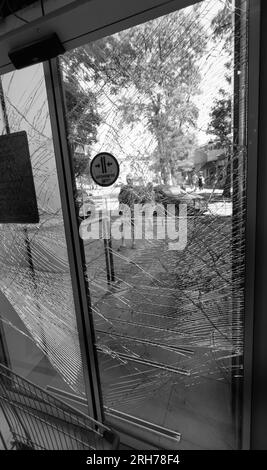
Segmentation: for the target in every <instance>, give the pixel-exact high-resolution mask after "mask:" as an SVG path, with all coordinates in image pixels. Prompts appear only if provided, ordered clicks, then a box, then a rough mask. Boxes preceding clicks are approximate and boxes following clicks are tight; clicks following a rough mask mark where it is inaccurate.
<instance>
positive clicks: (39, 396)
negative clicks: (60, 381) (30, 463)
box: [0, 364, 119, 450]
mask: <svg viewBox="0 0 267 470" xmlns="http://www.w3.org/2000/svg"><path fill="white" fill-rule="evenodd" d="M0 411H1V412H2V415H3V417H4V420H5V422H6V423H5V425H6V426H4V424H3V425H2V424H1V423H2V422H1V423H0V431H1V441H3V445H4V447H5V448H8V449H15V450H20V449H31V450H98V449H104V450H105V449H116V448H118V445H119V437H118V435H117V434H116V433H114V432H113V431H112V430H111V429H110V428H109V427H107V426H105V425H103V424H102V423H100V422H98V421H96V420H94V419H92V418H90V417H89V416H87V415H86V414H84V413H82V412H80V411H78V410H76V409H75V408H73V407H72V406H70V405H68V404H66V403H64V402H63V401H61V400H60V399H58V398H56V397H55V396H53V395H52V394H50V393H49V392H47V391H46V390H43V389H42V388H41V387H38V386H36V385H34V384H33V383H31V382H30V381H28V380H26V379H24V378H23V377H21V376H19V375H17V374H15V373H14V372H13V371H11V370H10V369H8V368H7V367H5V366H3V365H2V364H0ZM2 428H3V429H2ZM7 429H8V430H9V435H7Z"/></svg>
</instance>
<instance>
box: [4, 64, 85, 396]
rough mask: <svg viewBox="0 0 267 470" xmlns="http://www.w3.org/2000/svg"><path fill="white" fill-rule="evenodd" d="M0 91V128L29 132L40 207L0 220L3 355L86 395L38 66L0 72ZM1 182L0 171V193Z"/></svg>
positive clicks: (17, 367) (12, 364)
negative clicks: (20, 219)
mask: <svg viewBox="0 0 267 470" xmlns="http://www.w3.org/2000/svg"><path fill="white" fill-rule="evenodd" d="M0 91H1V93H0V98H1V103H0V132H1V134H2V135H5V134H10V136H11V137H10V138H11V139H12V135H13V133H14V132H18V131H25V132H26V134H27V140H28V144H29V153H30V160H31V167H32V173H33V183H34V187H35V192H36V197H37V205H38V213H39V223H33V224H22V223H19V224H15V223H14V224H13V223H0V265H1V269H0V361H1V363H4V364H5V365H6V366H8V367H9V368H11V369H12V371H13V372H15V373H18V374H20V375H22V377H23V378H26V379H29V380H30V381H32V382H34V383H35V384H37V385H40V386H42V387H45V388H46V387H48V386H53V387H54V388H59V389H62V390H65V391H67V392H69V393H79V394H81V395H82V396H83V397H84V398H85V385H84V376H83V366H82V355H81V350H80V344H79V337H78V331H77V324H76V312H75V306H74V300H73V291H72V283H71V275H70V266H69V258H68V252H67V245H66V237H65V230H64V222H63V216H62V209H61V200H60V194H59V186H58V179H57V170H56V162H55V155H54V146H53V141H52V133H51V124H50V116H49V111H48V103H47V94H46V87H45V80H44V72H43V66H42V64H40V65H36V66H33V67H29V68H27V69H23V70H20V71H15V72H11V73H8V74H6V75H4V76H2V77H1V90H0ZM16 158H17V159H20V158H21V155H20V149H19V148H18V149H17V157H16ZM14 171H15V170H14ZM4 183H5V182H4ZM10 184H12V182H10ZM3 188H4V186H3V178H2V175H1V188H0V189H1V198H3V196H4V195H3ZM11 202H12V201H11ZM2 215H3V214H2V213H1V216H2ZM1 222H2V220H1Z"/></svg>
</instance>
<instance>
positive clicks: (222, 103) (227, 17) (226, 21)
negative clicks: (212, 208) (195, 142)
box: [208, 2, 233, 198]
mask: <svg viewBox="0 0 267 470" xmlns="http://www.w3.org/2000/svg"><path fill="white" fill-rule="evenodd" d="M211 25H212V28H213V39H214V40H215V41H224V51H225V52H226V54H227V55H228V60H227V61H226V63H225V81H226V85H228V89H225V88H221V89H220V90H219V97H218V98H217V99H216V100H215V101H214V104H213V107H212V110H211V112H210V122H209V125H208V132H209V134H213V135H214V136H216V138H217V140H218V141H219V142H220V144H221V146H222V147H223V148H226V150H227V154H228V158H227V162H226V168H225V182H224V189H223V197H227V198H230V196H231V160H232V158H231V155H232V95H231V91H230V87H229V85H231V75H230V72H229V69H230V67H231V62H232V32H233V30H232V27H233V24H232V12H231V7H230V5H229V3H228V2H227V3H226V4H225V5H224V7H223V8H222V9H221V10H220V11H219V12H218V13H217V15H216V16H215V17H214V18H213V20H212V23H211Z"/></svg>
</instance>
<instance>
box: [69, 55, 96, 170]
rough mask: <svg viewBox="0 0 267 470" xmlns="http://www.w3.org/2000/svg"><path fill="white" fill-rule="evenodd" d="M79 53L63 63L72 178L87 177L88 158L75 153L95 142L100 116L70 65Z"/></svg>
mask: <svg viewBox="0 0 267 470" xmlns="http://www.w3.org/2000/svg"><path fill="white" fill-rule="evenodd" d="M78 57H79V50H75V51H73V52H71V53H68V54H67V55H66V56H65V61H64V71H63V80H64V92H65V105H66V111H67V125H68V140H69V144H70V147H71V150H72V154H73V167H74V174H75V176H76V177H77V176H82V175H87V176H88V175H89V158H88V157H85V156H83V155H82V153H81V152H77V150H78V149H83V150H84V148H85V146H89V147H90V145H92V143H94V142H96V140H97V129H98V126H99V124H100V116H99V113H98V110H97V101H96V97H95V95H94V93H93V92H92V91H90V90H89V89H88V87H87V86H84V87H82V85H81V83H85V82H84V79H82V80H81V78H80V77H78V76H77V74H76V73H74V71H73V63H74V61H75V62H76V60H78Z"/></svg>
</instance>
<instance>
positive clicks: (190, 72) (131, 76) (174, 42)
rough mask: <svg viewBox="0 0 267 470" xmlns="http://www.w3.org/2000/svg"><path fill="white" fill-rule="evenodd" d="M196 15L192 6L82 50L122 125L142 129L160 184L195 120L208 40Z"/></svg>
mask: <svg viewBox="0 0 267 470" xmlns="http://www.w3.org/2000/svg"><path fill="white" fill-rule="evenodd" d="M199 11H200V10H199V6H194V7H192V8H191V9H190V10H189V11H186V12H185V11H178V12H175V13H172V14H170V15H167V16H163V17H161V18H157V19H156V20H153V21H152V22H147V23H144V24H141V25H138V26H137V27H134V28H131V29H129V30H126V31H123V32H120V33H118V34H116V35H113V36H110V37H107V38H104V39H101V40H100V41H97V42H96V43H93V44H89V45H87V46H85V47H84V48H83V56H82V58H80V59H81V60H82V61H83V64H84V68H85V69H87V70H88V69H89V68H90V73H89V72H88V73H89V75H90V74H91V75H90V77H91V79H94V80H95V81H96V82H102V83H103V84H108V86H109V91H110V93H112V94H113V95H115V96H116V104H117V106H118V111H119V112H120V113H121V115H122V122H123V123H124V124H125V123H126V124H129V125H130V126H134V125H136V124H137V123H139V122H142V125H144V124H145V125H146V128H147V130H148V131H149V132H150V133H151V135H152V136H153V139H154V144H155V151H154V152H153V157H154V160H155V164H156V165H158V166H159V168H160V173H161V178H162V180H163V182H164V183H167V182H168V181H169V179H170V177H171V176H174V174H175V171H176V161H178V160H180V159H183V158H184V152H185V151H187V149H189V148H190V146H192V135H191V134H192V130H193V129H194V126H195V123H196V120H197V117H198V109H197V107H196V105H195V103H194V101H193V98H194V96H195V95H196V94H197V93H198V92H199V89H198V86H199V83H200V80H201V76H200V73H199V69H198V61H199V59H200V57H201V56H202V55H203V53H204V50H205V44H206V40H207V36H206V33H205V31H204V28H203V25H202V24H201V22H200V20H199V16H200V15H199ZM181 142H182V145H181Z"/></svg>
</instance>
